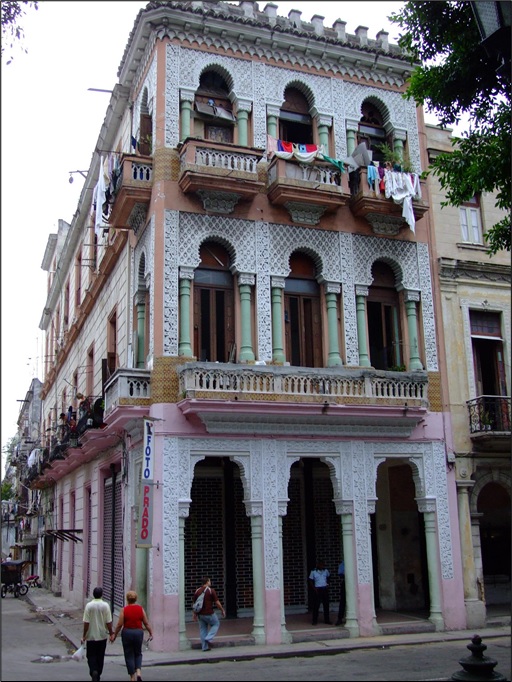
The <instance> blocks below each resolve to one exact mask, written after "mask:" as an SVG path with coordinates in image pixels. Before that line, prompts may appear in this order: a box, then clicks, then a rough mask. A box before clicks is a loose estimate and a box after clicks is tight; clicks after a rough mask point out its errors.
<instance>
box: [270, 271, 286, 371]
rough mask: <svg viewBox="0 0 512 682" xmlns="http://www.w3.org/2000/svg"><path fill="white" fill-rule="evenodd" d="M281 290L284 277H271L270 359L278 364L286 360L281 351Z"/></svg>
mask: <svg viewBox="0 0 512 682" xmlns="http://www.w3.org/2000/svg"><path fill="white" fill-rule="evenodd" d="M283 290H284V277H272V359H273V361H274V362H279V363H283V362H285V360H286V356H285V353H284V349H283V307H282V291H283Z"/></svg>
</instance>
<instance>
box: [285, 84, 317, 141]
mask: <svg viewBox="0 0 512 682" xmlns="http://www.w3.org/2000/svg"><path fill="white" fill-rule="evenodd" d="M284 100H285V101H284V103H283V105H282V107H281V110H280V112H279V139H281V140H284V141H285V142H295V143H297V144H313V123H312V119H311V115H310V113H309V104H308V101H307V99H306V97H305V96H304V95H303V94H302V93H301V92H299V90H297V88H292V87H289V88H286V90H285V93H284Z"/></svg>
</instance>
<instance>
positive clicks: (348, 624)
mask: <svg viewBox="0 0 512 682" xmlns="http://www.w3.org/2000/svg"><path fill="white" fill-rule="evenodd" d="M343 627H344V628H345V630H348V632H349V637H359V624H358V622H357V619H356V618H347V620H346V621H345V624H344V625H343Z"/></svg>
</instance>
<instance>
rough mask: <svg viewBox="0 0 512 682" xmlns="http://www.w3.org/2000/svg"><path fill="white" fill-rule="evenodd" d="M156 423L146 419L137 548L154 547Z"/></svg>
mask: <svg viewBox="0 0 512 682" xmlns="http://www.w3.org/2000/svg"><path fill="white" fill-rule="evenodd" d="M153 434H154V422H153V421H152V420H151V419H147V418H144V438H143V452H142V479H141V482H140V503H139V524H138V528H137V542H136V543H135V546H136V547H152V546H153V542H152V534H153V504H154V503H153V472H154V456H155V451H154V443H153V438H154V435H153Z"/></svg>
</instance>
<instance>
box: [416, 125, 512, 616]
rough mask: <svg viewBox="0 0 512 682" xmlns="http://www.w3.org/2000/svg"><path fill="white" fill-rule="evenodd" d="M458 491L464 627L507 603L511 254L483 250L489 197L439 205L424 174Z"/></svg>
mask: <svg viewBox="0 0 512 682" xmlns="http://www.w3.org/2000/svg"><path fill="white" fill-rule="evenodd" d="M426 134H427V146H428V153H429V158H430V160H433V159H434V158H435V156H437V155H438V154H439V153H441V152H450V151H451V150H452V149H453V147H452V138H451V131H450V130H442V129H440V128H438V127H435V126H429V125H427V126H426ZM429 187H430V196H431V210H432V214H433V215H432V219H433V223H434V226H435V233H436V242H437V254H438V268H439V280H440V285H441V301H442V318H439V319H440V320H441V319H442V320H443V324H442V326H443V328H444V330H445V331H444V340H445V345H446V360H447V374H448V390H449V406H450V412H451V420H452V426H453V445H452V448H453V453H454V455H455V458H456V461H455V467H456V475H457V490H458V496H459V524H460V527H461V544H462V556H463V568H464V595H465V601H466V610H467V619H468V628H472V627H482V626H483V625H484V624H485V605H486V604H496V603H505V604H509V605H510V571H511V547H510V537H511V535H510V533H511V527H510V510H511V484H512V477H511V472H510V433H511V431H510V424H511V411H510V395H511V392H510V385H511V384H510V380H511V375H510V352H511V329H510V319H511V317H510V315H511V309H510V284H511V277H510V274H511V273H510V253H508V252H501V253H498V254H496V255H495V256H492V257H489V255H488V253H487V246H486V245H485V244H486V242H485V240H484V234H485V232H486V231H487V230H488V229H489V228H490V227H491V226H492V225H494V224H495V223H496V222H498V220H501V218H502V217H503V212H501V211H499V210H498V209H496V207H495V197H493V196H492V195H489V194H482V195H479V196H475V197H474V198H473V200H472V201H470V202H467V204H464V205H462V206H461V207H460V208H456V207H453V206H446V207H442V206H441V203H442V202H443V201H445V199H446V197H445V194H444V192H443V190H442V189H441V187H440V184H439V180H438V178H436V177H435V176H430V180H429Z"/></svg>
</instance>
